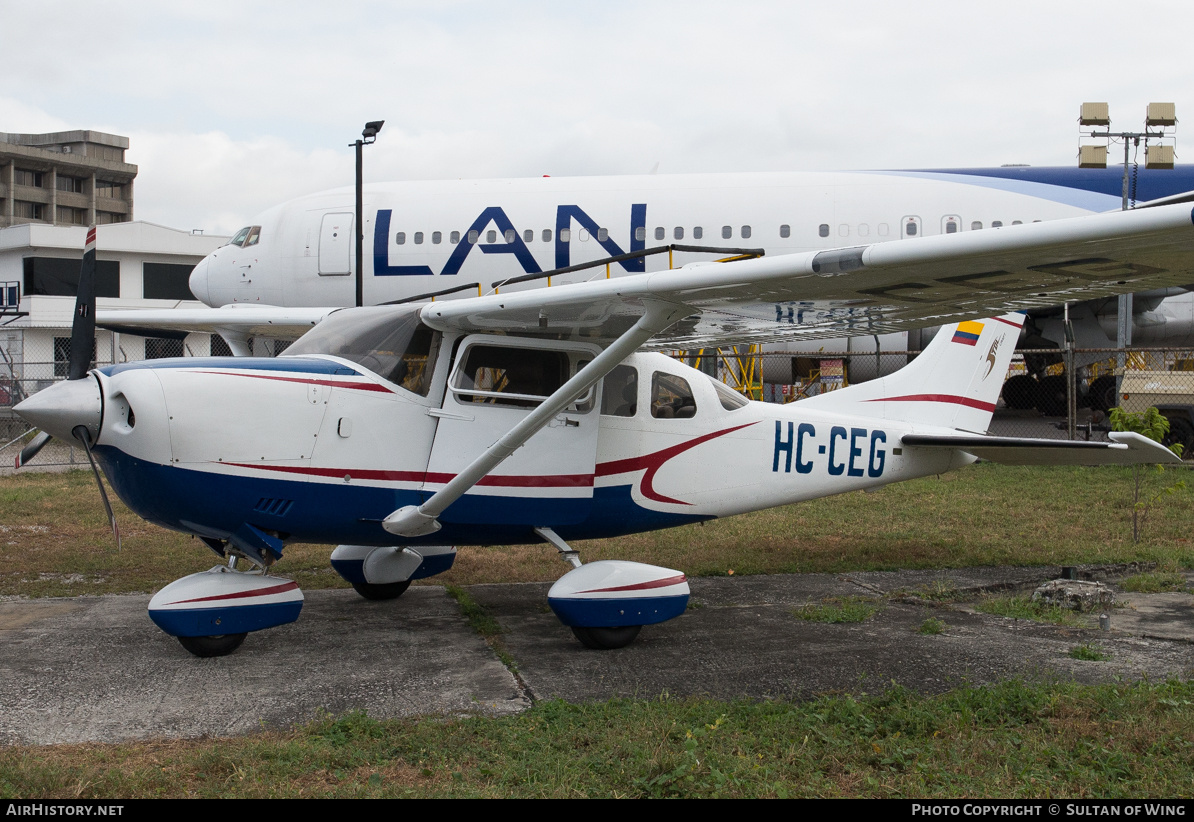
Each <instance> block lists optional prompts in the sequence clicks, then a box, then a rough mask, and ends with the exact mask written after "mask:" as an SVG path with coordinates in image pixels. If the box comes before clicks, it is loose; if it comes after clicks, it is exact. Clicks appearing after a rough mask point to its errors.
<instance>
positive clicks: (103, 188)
mask: <svg viewBox="0 0 1194 822" xmlns="http://www.w3.org/2000/svg"><path fill="white" fill-rule="evenodd" d="M122 188H123V186H122V185H120V183H112V182H109V181H107V180H96V181H95V196H97V197H111V198H112V199H119V198H120V191H121V189H122Z"/></svg>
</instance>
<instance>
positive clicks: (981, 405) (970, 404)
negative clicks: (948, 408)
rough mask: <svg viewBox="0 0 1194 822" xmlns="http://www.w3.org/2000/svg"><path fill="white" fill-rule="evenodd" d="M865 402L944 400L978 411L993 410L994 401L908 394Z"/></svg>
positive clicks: (956, 396) (951, 395)
mask: <svg viewBox="0 0 1194 822" xmlns="http://www.w3.org/2000/svg"><path fill="white" fill-rule="evenodd" d="M867 402H945V403H952V404H953V405H965V406H966V407H967V408H977V409H979V410H980V411H994V410H995V403H993V402H983V401H982V400H974V399H971V398H970V397H959V396H958V395H956V394H909V395H907V396H905V397H879V398H878V399H874V400H867Z"/></svg>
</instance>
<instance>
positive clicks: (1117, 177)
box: [863, 165, 1194, 211]
mask: <svg viewBox="0 0 1194 822" xmlns="http://www.w3.org/2000/svg"><path fill="white" fill-rule="evenodd" d="M863 173H868V174H887V175H892V176H896V177H912V178H919V179H925V180H940V181H942V182H950V183H963V184H967V185H975V186H981V187H983V188H992V189H996V190H1000V191H1008V192H1012V193H1014V194H1025V195H1028V196H1031V197H1039V198H1041V199H1044V200H1050V201H1052V202H1056V203H1062V204H1063V205H1070V206H1073V207H1075V208H1081V209H1085V210H1087V211H1114V210H1117V209H1118V208H1119V207H1120V203H1121V198H1122V194H1123V167H1122V166H1110V167H1108V168H1073V167H1069V166H1039V167H1036V166H1009V167H1007V168H955V169H950V168H940V169H924V170H907V171H872V172H863ZM1129 191H1131V188H1129ZM1187 191H1194V165H1185V166H1177V167H1175V168H1172V169H1151V170H1150V169H1146V168H1144V167H1143V166H1141V167H1140V169H1139V170H1138V172H1137V176H1136V186H1135V197H1136V202H1146V201H1148V200H1156V199H1159V198H1161V197H1168V196H1171V195H1173V194H1182V193H1185V192H1187Z"/></svg>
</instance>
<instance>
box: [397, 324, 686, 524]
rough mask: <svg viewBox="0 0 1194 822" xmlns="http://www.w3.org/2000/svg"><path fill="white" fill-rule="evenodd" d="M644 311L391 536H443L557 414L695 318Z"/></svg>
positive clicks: (405, 510) (411, 510)
mask: <svg viewBox="0 0 1194 822" xmlns="http://www.w3.org/2000/svg"><path fill="white" fill-rule="evenodd" d="M643 307H644V309H645V311H644V313H643V315H642V316H641V317H639V318H638V322H636V323H635V324H634V325H633V326H631V328H630V330H629V331H626V332H625V333H623V334H622V336H620V337H618V338H617V339H616V340H614V341H613V343H611V344H610V346H609V347H608V348H606V349H605V350H604V351H602V352H601V353H600V354H598V355H597V356H596V357H594V358H593V361H592V362H591V363H589V364H588V365H586V366H585V367H584V368H582V369H581V370H580V371H578V372H576V374H575V376H573V377H572V379H570V380H568V382H566V383H564V384H563V385H561V386H560V387H559V388H557V389H556V391H555V393H553V394H552V395H551V396H550V397H548V398H547V399H546V400H544V401H543V402H542V403H541V404H540V405H539V407H538V408H536V409H535V410H534V411H532V412H531V413H530V414H528V415H527V416H526V417H524V418H523V420H522V421H521V422H519V423H518V425H515V426H514V427H513V428H511V429H510V430H509V431H508V432H507V433H506V434H505V436H503V437H502V438H501V439H499V440H498V441H497V442H495V443H494V444H493V445H491V446H489V448H487V449H485V452H484V453H483V454H481V456H479V457H477V459H475V460H473V462H472V463H471V464H470V465H469V466H468V467H467V468H465V469H464V470H463V471H461V472H460V473H459V474H457V475H456V476H455V477H453V478H452V479H451V480H450V481H449V482H448V484H447V485H445V486H444V487H443V488H441V489H440V490H438V491H436V492H435V493H434V494H432V495H431V497H430V498H429V499H428V500H427V501H426V502H424V503H423V504H422V505H417V506H416V505H407V506H404V507H402V508H399V509H398V510H397V511H395V512H394V513H392V514H390V515H389V516H388V517H386V518H385V520H383V521H382V524H381V525H382V527H383V528H385V529H386V530H387V531H389V532H390V533H391V534H397V535H398V536H402V537H421V536H425V535H427V534H433V533H435V532H436V531H438V530H439V529H440V524H439V522H438V521H437V520H436V518H437V517H438V516H439V515H440V514H442V513H443V512H444V509H445V508H447V507H448V506H449V505H451V504H452V503H453V502H455V501H456V500H458V499H460V497H461V496H463V495H464V494H465V493H467V492H468V490H469V489H470V488H472V487H473V486H474V485H476V484H477V483H478V482H480V481H481V480H482V479H483V478H484V477H485V476H486V475H487V474H488V473H489V472H490V471H492V470H493V469H494V468H497V467H498V465H500V464H501V463H502V461H503V460H505V459H506V457H508V456H510V455H511V454H513V453H514V452H515V451H516V450H518V449H519V448H520V447H522V445H523V444H524V443H525V442H526V441H527V440H529V439H530V438H531V437H532V436H534V434H535V432H537V431H538V430H539V429H541V428H543V427H544V426H545V425H547V424H548V423H549V422H551V420H552V419H553V418H555V416H556V414H558V413H559V412H561V411H563V410H564V408H566V407H567V406H568V404H569V403H571V402H572V401H574V400H575V399H576V398H577V397H579V396H580V395H581V394H583V393H584V392H585V391H588V390H589V387H590V386H592V385H594V384H596V382H597V381H598V380H600V379H601V378H602V377H604V376H605V375H606V374H608V373H609V372H610V371H613V370H614V367H615V366H616V365H617V364H618V363H620V362H622V360H624V359H626V358H627V357H628V356H630V355H631V354H633V353H634V352H635V351H636V350H637V349H638V348H639V346H641V345H642V344H643V343H645V342H646V341H647V340H649V339H651V337H653V336H654V335H656V334H658V333H659V332H661V331H663V330H664V329H666V328H669V327H670V326H671V325H672V324H673V323H675V322H676V321H677V320H680V319H683V318H684V317H687V316H689V315H690V314H692V309H691V308H689V307H687V306H684V305H677V304H675V303H667V302H662V301H655V300H644V306H643Z"/></svg>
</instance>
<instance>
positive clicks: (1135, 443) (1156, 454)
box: [900, 431, 1181, 465]
mask: <svg viewBox="0 0 1194 822" xmlns="http://www.w3.org/2000/svg"><path fill="white" fill-rule="evenodd" d="M1107 436H1109V437H1110V438H1111V439H1112V440H1113V441H1112V442H1083V441H1071V440H1048V439H1033V438H1030V437H971V436H965V435H942V436H938V435H935V434H905V435H904V436H903V437H901V438H900V443H901V444H902V445H905V446H908V447H910V448H947V449H950V450H952V451H962V452H964V453H967V454H971V455H973V456H975V457H978V458H979V459H984V460H990V461H991V462H998V463H1002V464H1004V465H1145V464H1152V463H1157V462H1171V463H1180V462H1181V458H1180V457H1178V456H1177V455H1176V454H1174V453H1173V452H1172V451H1170V450H1169V449H1168V448H1166V447H1165V446H1164V445H1161V444H1160V443H1159V442H1154V441H1153V440H1150V439H1149V438H1148V437H1145V436H1143V435H1141V434H1134V433H1131V432H1128V431H1112V432H1111V433H1110V434H1108V435H1107Z"/></svg>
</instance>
